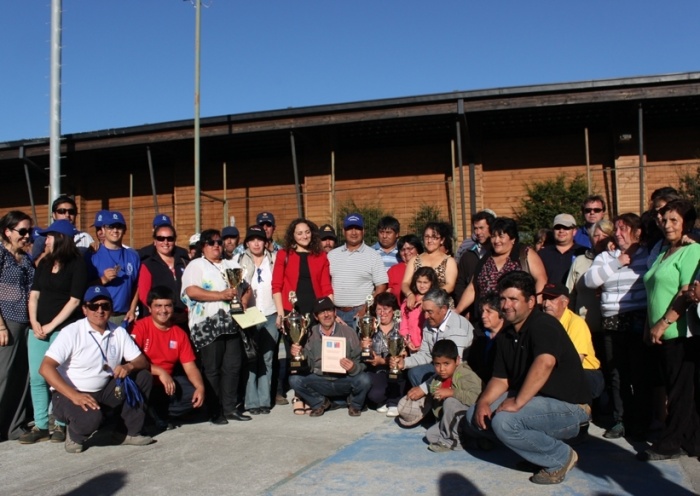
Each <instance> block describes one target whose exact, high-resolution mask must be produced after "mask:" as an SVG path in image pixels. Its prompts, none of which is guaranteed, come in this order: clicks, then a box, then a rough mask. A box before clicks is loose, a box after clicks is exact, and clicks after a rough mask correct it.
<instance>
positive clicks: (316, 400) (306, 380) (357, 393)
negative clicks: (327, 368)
mask: <svg viewBox="0 0 700 496" xmlns="http://www.w3.org/2000/svg"><path fill="white" fill-rule="evenodd" d="M289 386H290V387H291V388H292V389H293V390H294V391H296V394H297V396H299V397H300V398H301V399H302V400H303V401H304V403H306V404H307V405H309V406H310V407H311V408H313V409H316V408H321V406H322V405H323V401H324V399H325V398H334V397H343V398H347V401H348V403H349V404H350V405H351V406H352V407H354V408H357V409H358V410H360V409H362V407H363V406H364V404H365V398H366V397H367V393H368V392H369V389H370V387H372V381H371V380H370V378H369V376H368V375H367V374H366V373H365V372H360V373H359V374H357V375H354V376H347V377H328V376H320V375H316V374H309V375H290V376H289Z"/></svg>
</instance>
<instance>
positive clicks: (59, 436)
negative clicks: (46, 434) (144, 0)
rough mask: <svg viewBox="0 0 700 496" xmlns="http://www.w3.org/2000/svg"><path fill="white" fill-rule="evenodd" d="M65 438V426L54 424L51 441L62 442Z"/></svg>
mask: <svg viewBox="0 0 700 496" xmlns="http://www.w3.org/2000/svg"><path fill="white" fill-rule="evenodd" d="M65 440H66V426H65V425H58V424H55V425H54V426H53V432H52V433H51V442H52V443H62V442H64V441H65Z"/></svg>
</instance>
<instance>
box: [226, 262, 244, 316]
mask: <svg viewBox="0 0 700 496" xmlns="http://www.w3.org/2000/svg"><path fill="white" fill-rule="evenodd" d="M242 280H243V269H226V281H227V282H228V285H229V287H230V288H238V285H239V284H240V283H241V281H242ZM230 312H231V313H243V312H244V310H243V305H241V302H240V300H239V299H238V296H234V297H233V298H232V299H231V309H230Z"/></svg>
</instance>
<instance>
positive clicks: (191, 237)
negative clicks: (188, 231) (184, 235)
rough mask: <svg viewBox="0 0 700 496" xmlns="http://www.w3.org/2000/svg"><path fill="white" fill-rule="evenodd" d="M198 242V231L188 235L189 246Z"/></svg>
mask: <svg viewBox="0 0 700 496" xmlns="http://www.w3.org/2000/svg"><path fill="white" fill-rule="evenodd" d="M197 243H199V233H194V234H193V235H192V236H190V246H194V245H196V244H197Z"/></svg>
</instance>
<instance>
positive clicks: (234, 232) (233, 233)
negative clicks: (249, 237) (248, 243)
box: [221, 226, 241, 238]
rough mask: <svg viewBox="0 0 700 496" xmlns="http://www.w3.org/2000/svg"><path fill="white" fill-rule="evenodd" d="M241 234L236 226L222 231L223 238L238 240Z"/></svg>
mask: <svg viewBox="0 0 700 496" xmlns="http://www.w3.org/2000/svg"><path fill="white" fill-rule="evenodd" d="M240 235H241V234H240V233H239V232H238V228H237V227H234V226H226V227H224V228H223V229H222V230H221V237H222V238H237V237H239V236H240Z"/></svg>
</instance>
